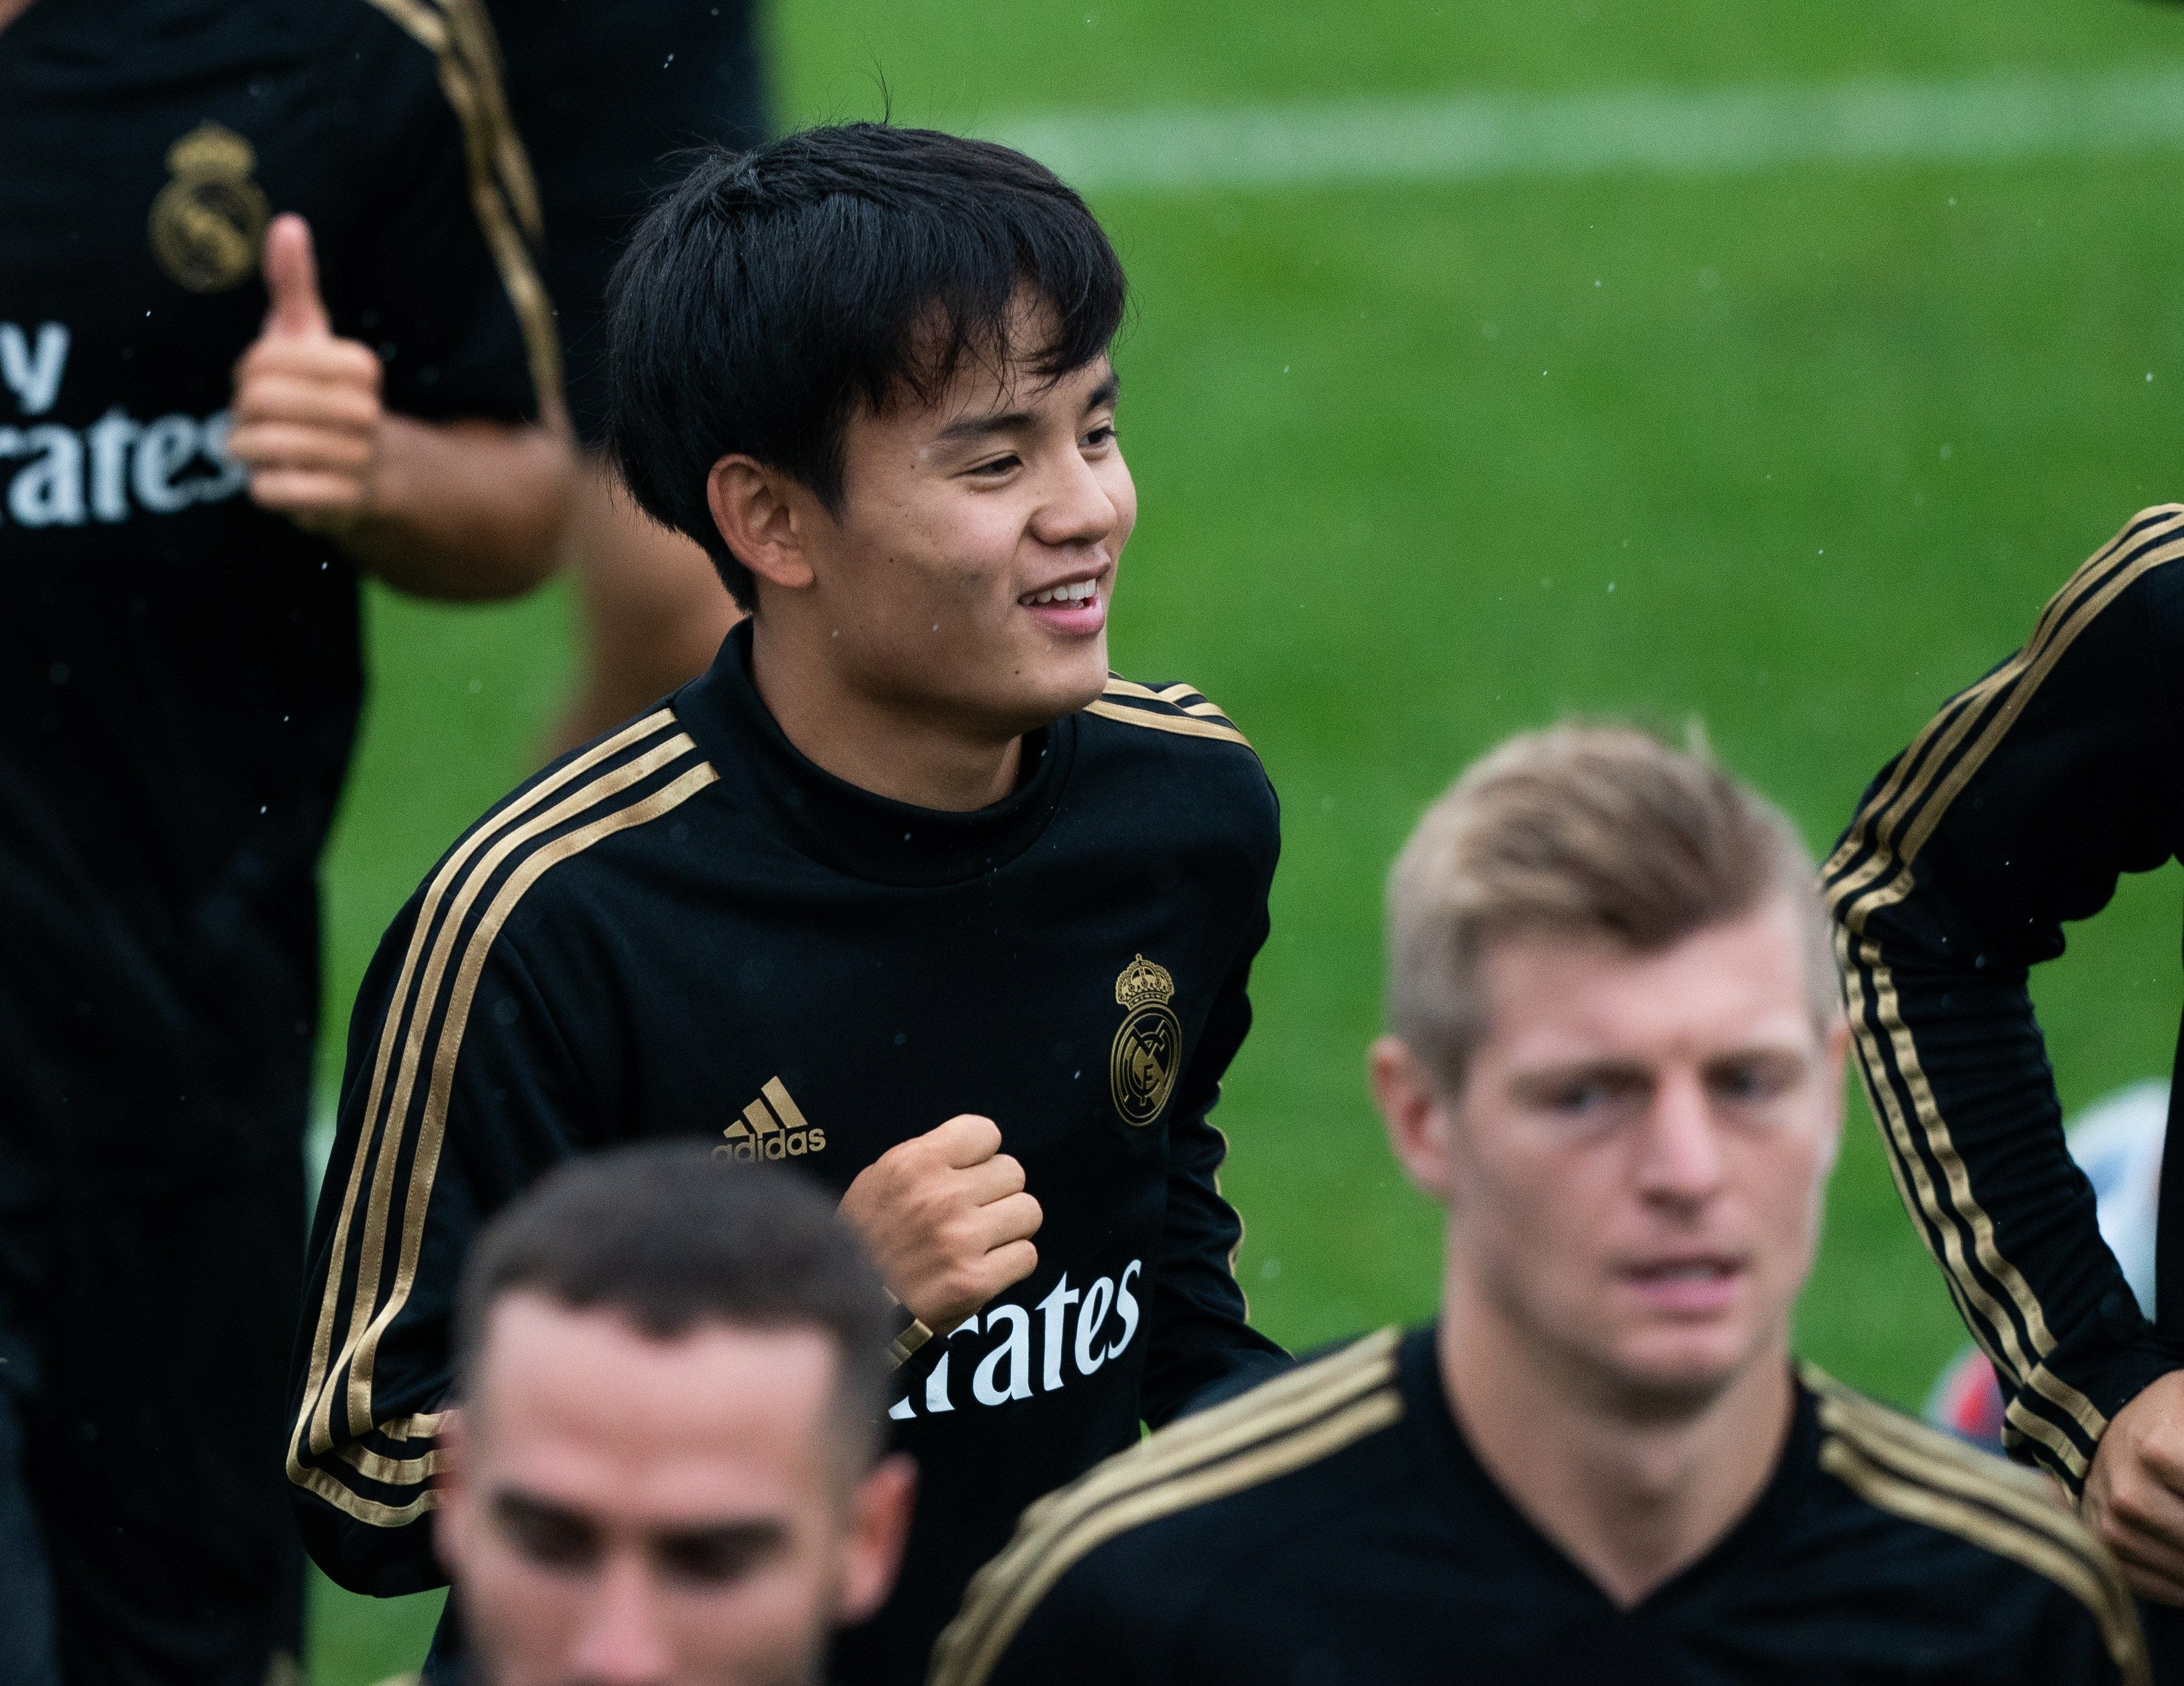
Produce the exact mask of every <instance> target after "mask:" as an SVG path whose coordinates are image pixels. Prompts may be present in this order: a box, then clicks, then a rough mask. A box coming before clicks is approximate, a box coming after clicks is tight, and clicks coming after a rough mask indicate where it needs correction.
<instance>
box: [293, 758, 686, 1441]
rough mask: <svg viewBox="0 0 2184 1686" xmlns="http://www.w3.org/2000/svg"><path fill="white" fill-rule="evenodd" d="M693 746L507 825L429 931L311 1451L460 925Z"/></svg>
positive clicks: (376, 1255) (624, 767) (386, 1198)
mask: <svg viewBox="0 0 2184 1686" xmlns="http://www.w3.org/2000/svg"><path fill="white" fill-rule="evenodd" d="M691 748H692V745H691V743H690V740H689V739H688V737H687V736H686V735H684V734H682V733H680V732H678V733H677V734H674V735H673V736H671V737H670V738H666V739H665V740H662V741H661V742H660V743H658V744H655V745H653V746H652V747H651V748H650V749H649V750H646V751H643V753H642V754H640V755H638V756H636V757H635V758H634V759H632V760H630V761H627V762H623V763H622V764H621V766H619V767H617V768H615V769H614V770H613V771H611V772H610V773H604V774H602V775H600V776H599V778H598V779H593V780H592V781H590V782H589V783H588V784H585V785H583V786H582V788H581V789H579V790H575V791H573V792H571V794H570V795H568V796H565V797H563V798H562V799H561V800H560V801H558V802H556V803H555V804H554V806H553V807H549V808H547V809H546V810H544V811H543V812H535V813H533V814H532V815H531V816H530V817H529V818H526V819H524V820H522V821H521V822H520V823H516V824H515V825H512V826H510V827H509V828H508V829H505V830H504V831H503V832H502V833H501V834H500V835H499V837H498V838H496V839H495V840H493V843H492V845H491V846H489V847H488V848H487V849H486V851H484V852H483V853H482V854H481V855H480V856H479V857H477V860H476V866H475V868H474V869H473V870H471V871H470V872H469V873H467V874H465V875H464V876H463V879H462V881H461V882H460V884H459V885H457V886H456V887H455V890H454V896H452V898H451V899H450V900H449V902H448V911H447V913H446V916H445V918H443V920H442V921H441V923H440V925H439V927H438V929H437V930H436V931H434V932H433V933H432V943H431V946H430V948H429V950H428V951H427V954H426V962H425V966H424V970H423V973H422V975H421V980H420V982H419V984H418V988H417V999H416V1007H415V1011H414V1012H413V1013H411V1014H410V1016H409V1022H408V1024H407V1025H406V1026H405V1027H404V1037H403V1041H402V1044H401V1047H402V1057H401V1061H400V1063H399V1064H398V1065H397V1067H396V1068H395V1072H394V1084H393V1089H392V1091H390V1093H389V1096H388V1099H387V1108H386V1112H385V1114H384V1117H385V1125H384V1131H385V1135H384V1145H383V1147H382V1151H381V1153H380V1154H379V1156H378V1161H377V1164H376V1166H375V1167H374V1169H373V1172H372V1180H371V1196H370V1201H369V1202H368V1203H367V1204H366V1206H365V1220H364V1233H363V1237H362V1238H361V1240H360V1242H359V1246H358V1249H357V1279H356V1287H355V1297H354V1300H353V1301H352V1303H351V1305H350V1308H349V1328H348V1339H347V1341H346V1342H345V1343H344V1344H343V1349H342V1353H341V1356H340V1357H339V1358H338V1359H336V1360H335V1362H334V1365H333V1367H332V1371H331V1372H329V1376H328V1386H327V1390H326V1396H325V1397H324V1398H322V1399H321V1400H320V1404H319V1410H318V1415H317V1417H316V1419H315V1422H314V1424H313V1427H312V1435H311V1444H312V1449H314V1450H315V1451H320V1452H324V1451H327V1450H329V1449H331V1447H332V1445H333V1422H332V1416H333V1393H332V1387H331V1376H332V1374H333V1373H334V1372H338V1371H339V1370H340V1369H341V1367H342V1365H343V1364H345V1363H347V1362H348V1360H349V1359H351V1358H352V1357H353V1356H354V1354H355V1351H356V1346H357V1342H358V1340H359V1337H360V1335H361V1331H362V1330H363V1327H364V1323H365V1318H366V1317H367V1316H368V1315H370V1308H371V1306H372V1304H373V1303H374V1302H375V1301H376V1299H377V1298H378V1294H379V1270H380V1263H381V1260H382V1258H383V1257H384V1254H385V1250H386V1226H387V1216H388V1214H389V1211H390V1209H391V1202H392V1199H393V1193H392V1191H393V1185H394V1178H395V1166H396V1161H397V1160H398V1158H399V1157H400V1153H401V1141H402V1136H403V1135H404V1133H405V1132H404V1121H405V1120H406V1119H408V1118H409V1100H410V1096H411V1095H412V1093H413V1092H414V1091H415V1087H416V1080H417V1074H418V1072H419V1070H420V1069H421V1068H422V1064H423V1060H424V1050H425V1042H426V1037H427V1036H429V1035H430V1034H431V1033H432V1015H433V1011H434V1009H435V1008H436V1007H437V1004H438V1002H439V997H440V985H441V981H442V979H443V977H444V975H445V974H446V972H447V968H448V960H449V958H450V957H451V956H452V955H453V953H454V948H455V945H456V944H457V943H458V942H460V941H461V940H462V927H463V924H464V921H465V919H466V918H468V917H469V915H470V911H471V907H473V906H475V905H476V902H477V899H478V897H479V896H481V895H482V894H483V893H484V892H485V888H486V886H487V884H488V883H489V882H490V881H491V879H492V878H493V874H495V873H496V872H498V871H499V869H500V868H501V867H502V866H503V865H504V864H505V863H507V861H508V859H509V857H510V856H511V855H512V854H514V853H515V851H517V850H518V849H521V848H522V847H523V846H525V845H526V844H528V843H530V842H532V840H535V839H536V838H538V836H540V835H543V833H545V832H548V831H551V830H553V829H556V828H557V827H559V826H561V825H564V824H565V823H568V822H569V821H571V820H572V819H574V818H576V817H577V815H579V814H581V813H582V812H586V811H587V810H588V809H590V808H593V807H597V806H599V804H600V803H601V802H604V801H609V800H610V799H611V798H613V797H615V796H619V795H621V793H622V792H623V791H625V790H628V789H629V788H630V787H631V786H632V785H633V784H638V783H640V782H642V781H643V779H647V778H649V777H650V776H651V774H653V773H655V772H657V771H659V770H660V768H662V767H664V766H666V765H667V764H668V763H670V762H674V761H677V760H678V759H680V758H681V757H682V756H684V755H686V754H688V753H689V752H690V750H691ZM443 1034H444V1032H443ZM351 1384H352V1385H351V1387H350V1389H349V1417H348V1426H349V1429H350V1432H353V1433H359V1434H360V1433H362V1432H364V1431H365V1430H366V1429H367V1428H369V1427H370V1426H371V1419H370V1415H369V1410H370V1408H369V1404H368V1403H367V1402H364V1401H360V1400H359V1397H358V1393H357V1390H356V1388H355V1387H354V1376H352V1378H351Z"/></svg>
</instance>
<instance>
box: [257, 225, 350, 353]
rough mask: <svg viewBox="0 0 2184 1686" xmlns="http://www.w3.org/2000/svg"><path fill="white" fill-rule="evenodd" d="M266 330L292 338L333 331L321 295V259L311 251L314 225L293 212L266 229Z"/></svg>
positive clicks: (318, 336)
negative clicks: (267, 306) (267, 305)
mask: <svg viewBox="0 0 2184 1686" xmlns="http://www.w3.org/2000/svg"><path fill="white" fill-rule="evenodd" d="M264 263H265V296H266V298H267V299H268V300H269V301H270V304H269V308H268V309H267V310H266V312H265V332H267V333H269V334H281V335H283V336H286V337H287V338H292V339H320V338H326V337H327V336H328V335H330V334H331V332H333V327H332V325H331V323H330V322H329V321H327V319H326V303H325V301H324V300H323V299H320V297H319V262H318V259H317V258H316V257H315V256H314V255H313V254H312V251H311V225H310V224H309V223H308V222H306V221H304V219H303V218H301V217H300V216H298V215H295V213H293V212H292V211H287V212H283V213H282V214H281V215H279V216H276V217H275V218H274V219H273V221H272V222H271V223H270V225H269V226H267V228H266V230H265V260H264Z"/></svg>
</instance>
